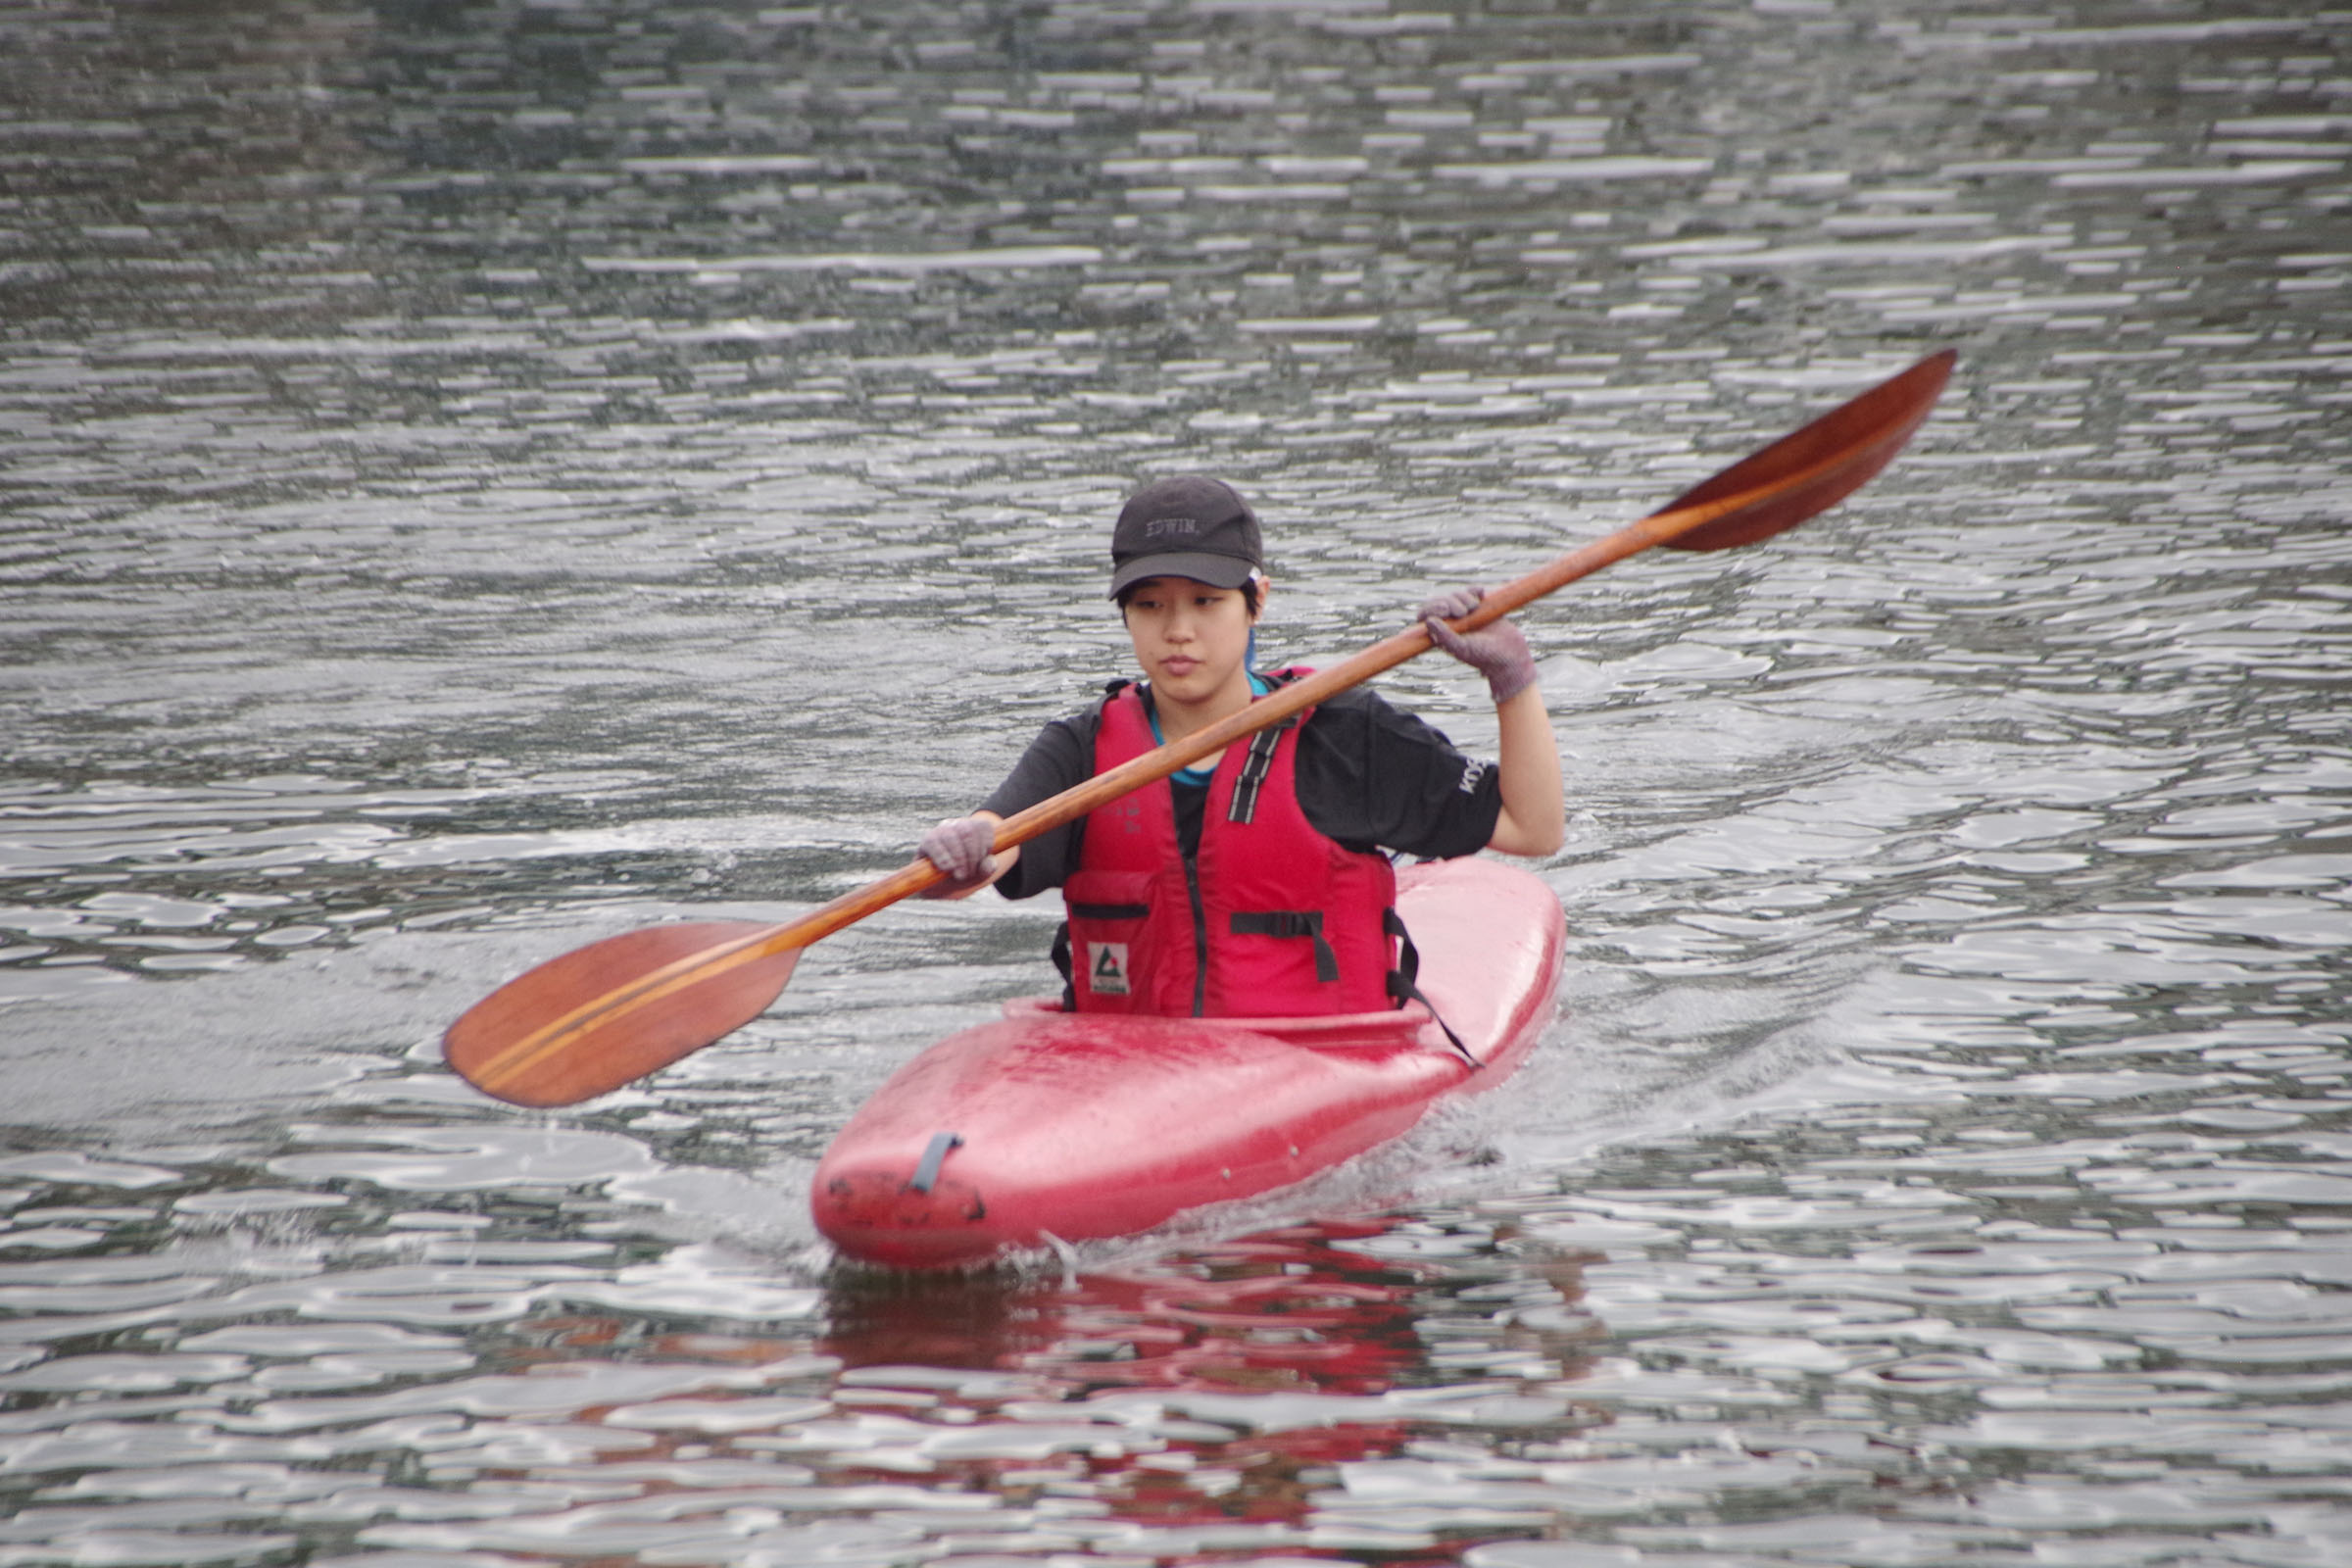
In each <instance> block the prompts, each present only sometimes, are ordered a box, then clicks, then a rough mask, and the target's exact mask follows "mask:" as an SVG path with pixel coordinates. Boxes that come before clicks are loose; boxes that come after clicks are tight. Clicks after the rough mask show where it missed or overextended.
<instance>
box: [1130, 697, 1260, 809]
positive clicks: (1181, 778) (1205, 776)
mask: <svg viewBox="0 0 2352 1568" xmlns="http://www.w3.org/2000/svg"><path fill="white" fill-rule="evenodd" d="M1273 689H1274V683H1273V682H1272V681H1270V680H1268V679H1266V677H1265V676H1263V675H1260V674H1259V673H1258V672H1257V671H1256V670H1254V669H1253V670H1251V671H1250V696H1252V697H1263V696H1265V695H1266V693H1268V692H1270V691H1272V690H1273ZM1146 690H1147V691H1148V690H1149V688H1146ZM1144 711H1145V712H1146V713H1148V714H1150V715H1151V718H1152V744H1153V745H1154V746H1165V745H1167V744H1168V738H1167V737H1166V736H1165V735H1163V734H1161V733H1160V731H1159V707H1158V705H1157V704H1155V703H1153V702H1152V701H1151V700H1150V699H1149V698H1146V700H1145V702H1144ZM1216 773H1217V766H1216V764H1215V763H1214V762H1211V763H1210V764H1209V765H1208V766H1206V767H1180V768H1178V769H1177V770H1176V771H1175V772H1173V773H1171V774H1169V775H1168V776H1169V777H1170V778H1172V779H1174V780H1175V781H1176V782H1177V783H1179V784H1185V785H1190V786H1191V787H1193V788H1194V789H1204V788H1206V787H1207V785H1208V781H1209V780H1210V779H1212V778H1214V777H1215V776H1216Z"/></svg>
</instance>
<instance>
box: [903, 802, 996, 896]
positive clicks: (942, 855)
mask: <svg viewBox="0 0 2352 1568" xmlns="http://www.w3.org/2000/svg"><path fill="white" fill-rule="evenodd" d="M996 843H997V824H996V823H994V822H991V821H990V820H988V818H986V817H984V816H951V817H949V818H948V819H947V820H946V821H944V822H942V823H940V824H939V826H937V827H935V828H933V829H931V831H930V832H928V833H925V834H924V835H923V836H922V837H921V838H920V839H919V840H917V841H916V842H915V846H914V847H915V849H916V850H917V851H918V852H919V853H920V854H921V855H922V857H923V858H924V859H926V860H929V861H930V862H931V863H932V864H933V865H936V866H938V867H939V869H940V872H941V874H942V875H944V876H946V877H947V879H948V880H947V883H946V885H945V886H944V887H943V888H942V889H941V891H943V892H947V893H956V892H960V891H962V890H963V889H965V888H968V887H970V886H971V885H972V884H973V883H975V882H985V881H986V880H988V877H989V874H990V873H991V872H993V871H995V870H996V868H997V857H996V854H995V850H996Z"/></svg>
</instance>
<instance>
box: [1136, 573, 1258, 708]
mask: <svg viewBox="0 0 2352 1568" xmlns="http://www.w3.org/2000/svg"><path fill="white" fill-rule="evenodd" d="M1124 613H1125V615H1126V617H1127V635H1128V637H1129V639H1131V640H1132V641H1133V642H1134V644H1135V658H1136V662H1137V663H1139V664H1141V665H1142V666H1143V670H1144V678H1145V679H1147V680H1149V681H1150V682H1151V683H1152V692H1153V693H1154V695H1156V696H1158V697H1160V698H1162V699H1164V700H1166V701H1169V702H1174V703H1179V704H1190V703H1202V702H1207V701H1210V700H1211V699H1215V698H1218V697H1229V696H1230V695H1231V694H1232V692H1233V691H1234V690H1235V689H1236V688H1238V689H1239V690H1240V692H1241V693H1242V694H1243V696H1244V699H1245V700H1247V696H1248V693H1249V689H1250V678H1249V675H1248V673H1247V672H1246V670H1245V668H1244V664H1245V661H1246V660H1247V659H1248V657H1249V653H1250V626H1251V625H1252V624H1253V623H1254V622H1255V621H1256V619H1257V616H1256V614H1255V613H1253V612H1252V611H1251V610H1250V600H1249V598H1248V596H1247V595H1245V594H1244V593H1243V592H1242V590H1240V589H1239V588H1212V587H1211V586H1209V585H1208V584H1207V583H1204V582H1195V581H1194V580H1193V579H1192V578H1190V577H1146V578H1145V579H1144V580H1143V581H1142V582H1140V583H1138V584H1137V585H1136V587H1135V591H1134V592H1133V593H1132V594H1130V595H1129V596H1128V599H1127V605H1126V609H1125V612H1124Z"/></svg>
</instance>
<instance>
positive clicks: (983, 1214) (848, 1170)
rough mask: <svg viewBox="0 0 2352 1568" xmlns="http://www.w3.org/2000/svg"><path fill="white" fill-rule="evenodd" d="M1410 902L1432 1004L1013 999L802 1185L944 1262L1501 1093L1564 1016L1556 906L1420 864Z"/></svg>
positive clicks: (882, 1100) (1309, 1163) (927, 1066)
mask: <svg viewBox="0 0 2352 1568" xmlns="http://www.w3.org/2000/svg"><path fill="white" fill-rule="evenodd" d="M1397 907H1398V910H1399V912H1400V913H1401V914H1402V915H1403V917H1404V919H1405V922H1406V925H1407V926H1408V928H1409V929H1410V930H1411V931H1412V933H1413V940H1414V942H1415V944H1416V946H1417V947H1418V948H1419V949H1420V952H1421V973H1420V985H1421V989H1422V992H1423V993H1424V995H1426V996H1427V997H1428V998H1429V1000H1430V1002H1431V1003H1432V1004H1433V1005H1435V1007H1436V1008H1437V1011H1438V1014H1439V1016H1441V1017H1443V1018H1444V1019H1445V1020H1446V1023H1447V1024H1449V1025H1451V1026H1452V1028H1453V1030H1454V1032H1455V1034H1457V1035H1458V1036H1459V1037H1460V1038H1461V1041H1462V1043H1463V1046H1464V1048H1465V1049H1466V1050H1467V1052H1468V1053H1469V1054H1470V1056H1471V1057H1473V1058H1475V1059H1476V1061H1477V1063H1478V1065H1477V1066H1476V1067H1475V1068H1474V1067H1473V1066H1472V1065H1471V1063H1470V1061H1468V1060H1465V1059H1464V1057H1463V1056H1462V1055H1461V1054H1458V1053H1457V1052H1456V1051H1455V1050H1454V1048H1453V1046H1452V1044H1451V1043H1450V1042H1449V1041H1448V1040H1447V1039H1446V1035H1445V1032H1444V1031H1443V1030H1442V1029H1440V1028H1439V1027H1438V1025H1437V1024H1436V1022H1434V1021H1433V1020H1432V1018H1431V1016H1430V1013H1429V1011H1428V1010H1427V1009H1425V1008H1423V1007H1421V1006H1419V1005H1408V1006H1407V1007H1405V1008H1404V1009H1401V1010H1392V1011H1382V1012H1372V1013H1345V1014H1339V1015H1334V1016H1324V1017H1307V1018H1160V1017H1128V1016H1115V1015H1103V1014H1092V1013H1089V1014H1078V1013H1066V1012H1063V1011H1061V1010H1060V1009H1059V1008H1058V1007H1057V1006H1055V1005H1054V1004H1053V1003H1051V1002H1048V1001H1045V1000H1043V999H1024V1000H1022V1001H1019V1002H1014V1003H1008V1004H1007V1005H1005V1016H1004V1017H1003V1018H1002V1019H999V1020H997V1021H995V1022H992V1023H986V1024H982V1025H979V1026H977V1027H975V1028H972V1029H966V1030H963V1031H961V1032H959V1033H957V1034H955V1035H951V1036H949V1037H948V1038H947V1039H945V1040H942V1041H940V1042H939V1043H938V1044H937V1045H935V1046H933V1047H931V1048H930V1049H929V1050H927V1051H925V1052H924V1053H923V1054H921V1055H919V1056H917V1057H916V1058H915V1059H914V1060H913V1061H911V1062H908V1063H907V1065H906V1066H905V1067H904V1068H902V1069H901V1070H900V1071H899V1072H898V1073H897V1074H896V1075H895V1076H893V1077H892V1078H891V1079H890V1081H889V1082H888V1083H886V1084H884V1085H883V1086H882V1088H881V1089H880V1090H879V1091H877V1092H876V1094H875V1095H874V1097H873V1099H872V1100H871V1101H869V1102H867V1103H866V1104H865V1105H864V1106H863V1107H862V1108H860V1109H859V1110H858V1113H857V1114H856V1115H854V1116H853V1117H852V1118H851V1119H850V1121H849V1123H848V1124H847V1125H846V1126H845V1127H843V1129H842V1131H841V1133H840V1135H839V1136H838V1137H837V1138H836V1139H835V1140H834V1143H833V1146H832V1147H831V1148H830V1149H829V1150H828V1151H827V1152H826V1153H825V1155H824V1158H823V1159H822V1160H821V1161H819V1163H818V1165H817V1169H816V1173H815V1176H814V1178H813V1180H812V1182H811V1184H810V1206H811V1208H812V1209H813V1211H814V1215H815V1219H816V1223H817V1227H818V1229H819V1230H820V1231H822V1232H823V1233H824V1235H825V1236H826V1237H827V1238H828V1239H829V1240H830V1241H831V1242H832V1243H833V1244H834V1246H835V1247H836V1248H838V1249H839V1250H841V1251H843V1252H844V1253H847V1254H848V1255H850V1256H852V1257H857V1258H861V1259H865V1260H867V1261H872V1262H879V1263H887V1264H892V1265H895V1266H899V1267H908V1268H923V1267H944V1266H953V1265H956V1264H964V1263H972V1262H977V1261H980V1260H983V1259H985V1258H987V1257H989V1256H991V1255H992V1254H995V1253H997V1252H1001V1251H1005V1250H1013V1249H1020V1248H1032V1247H1037V1246H1040V1245H1042V1244H1044V1243H1045V1242H1046V1241H1047V1239H1048V1238H1049V1237H1052V1238H1055V1239H1058V1240H1061V1241H1081V1240H1092V1239H1096V1238H1101V1237H1108V1236H1122V1235H1129V1234H1132V1233H1134V1232H1138V1231H1143V1230H1148V1229H1150V1228H1152V1226H1154V1225H1157V1224H1160V1223H1161V1222H1163V1221H1165V1220H1167V1219H1169V1218H1171V1217H1173V1216H1174V1215H1176V1214H1178V1213H1181V1212H1183V1211H1184V1210H1186V1209H1189V1208H1195V1207H1199V1206H1200V1205H1201V1204H1204V1203H1212V1202H1221V1201H1231V1200H1235V1199H1243V1198H1251V1197H1255V1196H1257V1195H1259V1194H1262V1193H1266V1192H1270V1191H1273V1190H1275V1189H1277V1188H1281V1187H1285V1186H1288V1185H1290V1184H1291V1183H1294V1182H1297V1181H1300V1180H1303V1179H1305V1178H1306V1177H1309V1176H1312V1175H1315V1174H1317V1173H1318V1172H1320V1171H1323V1170H1326V1169H1328V1168H1330V1167H1331V1166H1333V1165H1336V1164H1338V1163H1339V1162H1340V1161H1342V1160H1345V1159H1348V1158H1349V1157H1350V1156H1352V1155H1355V1154H1358V1153H1361V1152H1364V1151H1365V1150H1368V1149H1371V1148H1374V1147H1376V1146H1377V1145H1380V1144H1382V1143H1386V1142H1387V1141H1388V1140H1390V1139H1392V1138H1395V1137H1397V1136H1398V1135H1399V1134H1401V1133H1403V1132H1405V1131H1406V1130H1407V1129H1409V1128H1410V1127H1411V1126H1412V1125H1413V1124H1414V1123H1415V1122H1417V1121H1419V1120H1420V1119H1421V1116H1422V1115H1423V1113H1424V1112H1426V1111H1427V1109H1428V1108H1429V1106H1430V1105H1431V1103H1434V1102H1435V1101H1436V1100H1437V1099H1439V1098H1440V1097H1442V1096H1444V1095H1446V1094H1448V1093H1453V1092H1457V1091H1459V1092H1473V1093H1474V1092H1477V1091H1480V1090H1484V1089H1487V1088H1490V1087H1493V1086H1494V1085H1495V1084H1497V1083H1500V1082H1501V1081H1502V1080H1503V1079H1504V1078H1506V1077H1508V1076H1509V1075H1510V1073H1511V1072H1512V1070H1513V1069H1515V1068H1516V1067H1517V1066H1518V1065H1519V1063H1520V1062H1521V1061H1522V1060H1524V1059H1525V1057H1526V1055H1527V1054H1528V1052H1529V1051H1530V1050H1532V1049H1533V1047H1534V1045H1535V1042H1536V1040H1537V1039H1538V1038H1539V1037H1540V1036H1541V1035H1542V1033H1543V1030H1544V1025H1545V1024H1546V1023H1547V1022H1548V1021H1549V1020H1550V1017H1551V1012H1552V994H1553V991H1554V989H1555V988H1556V986H1557V983H1558V979H1559V968H1560V955H1561V950H1562V947H1563V945H1564V941H1565V930H1564V921H1563V919H1562V916H1561V912H1560V906H1559V901H1558V900H1557V899H1556V898H1554V897H1553V896H1552V893H1551V891H1550V889H1549V888H1547V887H1545V886H1544V883H1542V882H1541V881H1539V880H1538V879H1537V878H1535V877H1534V876H1531V875H1529V874H1528V873H1527V872H1524V871H1521V870H1518V869H1516V868H1514V867H1511V866H1507V865H1504V864H1502V863H1500V862H1499V861H1494V860H1484V859H1461V860H1448V861H1442V862H1437V863H1434V864H1430V865H1425V866H1414V867H1408V868H1406V869H1404V870H1403V871H1401V872H1400V873H1399V876H1398V895H1397Z"/></svg>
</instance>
